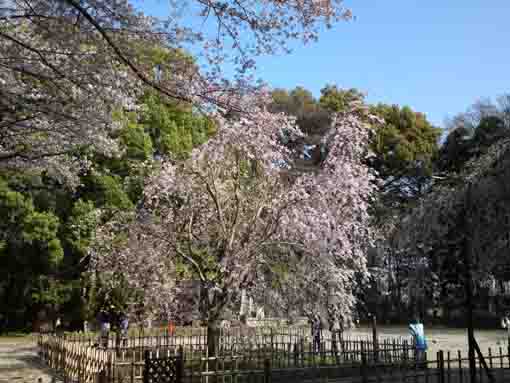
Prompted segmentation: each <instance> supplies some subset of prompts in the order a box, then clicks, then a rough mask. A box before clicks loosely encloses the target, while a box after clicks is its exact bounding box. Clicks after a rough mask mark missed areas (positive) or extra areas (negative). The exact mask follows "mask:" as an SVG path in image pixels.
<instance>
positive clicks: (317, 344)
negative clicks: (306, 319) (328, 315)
mask: <svg viewBox="0 0 510 383" xmlns="http://www.w3.org/2000/svg"><path fill="white" fill-rule="evenodd" d="M321 332H322V324H321V319H320V317H319V315H318V314H315V315H314V317H313V318H312V339H313V352H314V353H316V352H319V351H320V350H321Z"/></svg>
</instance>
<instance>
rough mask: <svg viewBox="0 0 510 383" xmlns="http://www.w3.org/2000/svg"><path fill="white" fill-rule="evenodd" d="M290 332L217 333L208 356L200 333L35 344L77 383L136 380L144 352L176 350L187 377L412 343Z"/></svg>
mask: <svg viewBox="0 0 510 383" xmlns="http://www.w3.org/2000/svg"><path fill="white" fill-rule="evenodd" d="M293 335H294V334H281V333H275V332H272V333H269V334H264V333H262V334H260V335H258V336H254V337H248V336H244V335H243V336H233V335H232V334H223V338H220V339H221V342H220V344H221V346H220V350H219V353H218V354H217V356H216V357H214V358H211V357H209V355H208V353H207V352H208V351H207V343H206V337H197V336H195V335H193V336H192V335H190V336H169V335H168V334H166V335H165V336H142V335H139V336H137V337H130V338H128V339H127V340H126V342H115V341H114V340H109V341H108V345H109V346H112V347H110V348H98V347H97V343H98V342H97V338H95V337H92V336H90V334H89V335H84V334H73V335H66V336H52V335H41V336H40V338H39V347H40V352H41V357H42V358H43V360H44V361H46V362H47V364H49V365H50V366H51V367H53V368H55V369H56V370H58V371H60V372H62V374H63V375H64V376H66V377H68V379H69V380H70V381H77V382H80V383H81V382H85V383H89V382H95V380H94V379H96V380H98V379H99V378H100V375H101V374H102V375H101V376H102V377H103V379H107V380H106V381H107V382H129V383H134V382H137V381H141V380H142V377H143V370H144V364H145V358H146V356H147V352H149V355H150V356H151V357H156V358H165V357H167V358H168V357H175V356H177V355H180V357H181V358H182V359H183V367H184V368H185V370H186V371H188V372H189V373H190V376H193V377H195V376H196V374H199V376H201V375H200V374H203V373H205V374H207V373H209V374H210V373H211V371H217V368H218V366H220V365H221V366H223V367H222V368H223V370H224V368H225V366H226V365H230V366H232V363H234V362H235V365H236V369H235V370H237V368H241V369H242V370H243V371H244V373H243V374H244V375H246V374H247V371H248V372H249V371H251V370H261V371H263V369H264V366H265V363H269V365H271V366H272V368H273V369H274V368H276V369H290V368H296V369H310V368H313V367H315V366H317V365H320V366H322V367H326V366H330V367H331V366H339V365H345V366H347V365H352V364H357V365H359V364H360V363H361V362H362V355H365V357H366V358H367V360H368V362H369V363H376V362H382V363H394V362H397V361H401V360H411V359H412V358H413V355H412V348H411V347H410V346H409V345H408V343H407V340H405V339H393V340H382V341H380V342H378V343H377V344H376V345H374V343H373V342H371V341H368V340H366V339H361V338H359V339H349V338H342V337H340V338H339V339H338V340H337V341H336V342H335V341H334V340H332V339H328V338H325V339H323V341H322V342H321V347H320V349H318V350H314V349H313V346H312V343H311V342H309V341H308V340H307V339H306V338H304V337H294V336H293ZM290 340H294V341H295V342H294V343H291V342H290ZM257 374H258V373H257ZM257 374H256V375H257ZM204 376H206V375H204Z"/></svg>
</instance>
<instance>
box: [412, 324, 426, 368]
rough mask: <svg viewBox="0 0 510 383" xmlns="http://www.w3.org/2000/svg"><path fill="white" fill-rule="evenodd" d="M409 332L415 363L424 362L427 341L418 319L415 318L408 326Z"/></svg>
mask: <svg viewBox="0 0 510 383" xmlns="http://www.w3.org/2000/svg"><path fill="white" fill-rule="evenodd" d="M409 331H410V332H411V336H412V337H413V344H414V350H415V354H414V355H415V360H416V362H425V351H427V340H426V339H425V331H424V328H423V324H422V323H420V319H419V318H415V319H414V320H413V321H412V322H411V324H410V325H409Z"/></svg>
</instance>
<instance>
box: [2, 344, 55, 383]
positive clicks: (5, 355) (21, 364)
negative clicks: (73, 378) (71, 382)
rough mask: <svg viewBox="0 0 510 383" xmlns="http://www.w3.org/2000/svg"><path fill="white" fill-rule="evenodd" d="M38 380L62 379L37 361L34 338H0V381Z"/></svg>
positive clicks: (31, 382)
mask: <svg viewBox="0 0 510 383" xmlns="http://www.w3.org/2000/svg"><path fill="white" fill-rule="evenodd" d="M52 379H53V380H52ZM39 382H41V383H50V382H55V383H61V382H62V381H61V380H59V379H57V378H56V377H55V375H54V374H52V373H51V371H50V370H49V369H48V368H46V367H44V365H42V364H41V363H40V362H39V359H38V357H37V347H36V344H35V340H34V339H31V338H4V339H2V338H0V383H39Z"/></svg>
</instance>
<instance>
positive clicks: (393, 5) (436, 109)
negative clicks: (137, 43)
mask: <svg viewBox="0 0 510 383" xmlns="http://www.w3.org/2000/svg"><path fill="white" fill-rule="evenodd" d="M344 5H345V6H347V7H349V8H350V9H351V10H352V12H353V14H354V15H355V16H356V20H354V21H350V22H343V23H339V24H336V25H335V27H334V28H333V29H331V30H325V31H323V33H322V34H321V35H320V39H319V42H318V43H314V44H310V45H301V44H293V47H294V50H293V52H292V53H291V54H290V55H278V56H267V57H262V58H259V59H258V61H257V62H258V69H257V72H256V75H257V77H260V78H261V79H263V80H264V81H266V82H267V83H269V84H270V85H271V86H272V87H275V88H276V87H279V88H287V89H291V88H294V87H296V86H298V85H299V86H303V87H304V88H306V89H309V90H310V91H312V93H313V94H314V95H315V96H316V97H318V96H319V95H320V89H321V88H322V87H323V86H324V85H325V84H328V83H329V84H337V85H339V86H340V87H344V88H358V89H360V90H362V91H364V92H365V93H366V94H367V100H368V102H371V103H377V102H384V103H389V104H399V105H409V106H410V107H412V108H413V109H414V110H416V111H419V112H423V113H425V114H426V115H427V117H428V119H429V120H430V121H431V122H432V123H434V124H435V125H437V126H442V125H443V123H444V119H445V118H446V117H448V116H452V115H454V114H456V113H459V112H462V111H464V110H465V109H466V108H467V107H468V106H469V105H471V104H472V103H473V102H475V101H476V100H477V99H479V98H482V97H491V98H495V97H496V96H498V95H501V94H502V93H505V92H510V76H509V75H508V74H509V63H510V46H509V42H510V1H508V0H506V1H505V0H463V1H461V0H428V1H425V0H384V1H383V0H346V1H345V3H344ZM142 7H143V9H144V11H145V12H146V13H149V14H152V15H159V16H164V13H165V12H167V7H169V5H168V1H162V0H152V1H147V0H145V2H144V3H143V6H142Z"/></svg>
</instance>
